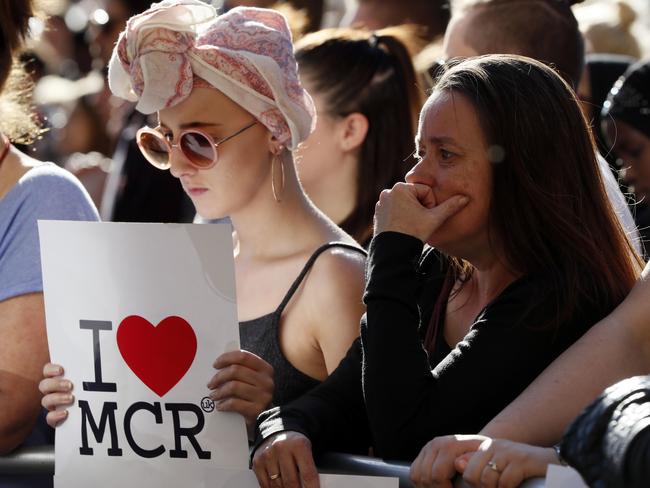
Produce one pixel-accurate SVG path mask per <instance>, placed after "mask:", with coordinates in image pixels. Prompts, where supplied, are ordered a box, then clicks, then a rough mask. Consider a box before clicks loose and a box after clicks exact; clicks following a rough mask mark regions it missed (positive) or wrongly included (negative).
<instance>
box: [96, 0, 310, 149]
mask: <svg viewBox="0 0 650 488" xmlns="http://www.w3.org/2000/svg"><path fill="white" fill-rule="evenodd" d="M108 80H109V85H110V88H111V90H112V92H113V93H114V94H115V95H117V96H119V97H121V98H125V99H127V100H130V101H133V102H135V101H137V102H138V103H137V105H136V109H137V110H139V111H140V112H142V113H145V114H149V113H153V112H156V111H158V110H161V109H163V108H167V107H172V106H174V105H176V104H178V103H180V102H181V101H183V100H184V99H185V98H187V96H188V95H189V94H190V93H191V91H192V88H193V87H194V86H197V85H198V86H211V87H214V88H216V89H218V90H220V91H221V92H223V93H224V94H225V95H226V96H227V97H229V98H230V99H231V100H233V101H234V102H235V103H237V104H238V105H240V106H241V107H242V108H244V109H245V110H246V111H248V112H250V113H251V114H253V116H255V117H256V118H257V119H258V120H259V121H260V122H261V123H262V124H263V125H264V126H266V127H267V128H268V129H269V131H271V133H272V134H273V135H274V136H275V137H276V138H277V139H278V140H279V141H280V142H281V143H283V144H285V145H287V146H288V147H289V149H294V148H295V147H296V146H297V145H298V143H299V142H301V141H303V140H305V139H306V138H307V136H308V135H309V134H310V132H311V131H312V129H313V127H314V124H315V110H314V103H313V101H312V99H311V97H310V96H309V94H308V93H307V92H306V91H305V90H304V89H303V87H302V85H301V84H300V81H299V79H298V73H297V65H296V61H295V58H294V56H293V45H292V42H291V34H290V32H289V28H288V26H287V22H286V19H285V18H284V16H283V15H282V14H280V13H278V12H276V11H273V10H268V9H261V8H247V7H237V8H234V9H232V10H230V11H229V12H228V13H226V14H224V15H220V16H217V14H216V11H215V10H214V8H213V7H212V6H210V5H207V4H205V3H203V2H201V1H199V0H164V1H162V2H160V3H156V4H153V5H152V6H151V8H150V9H149V10H147V11H145V12H143V13H142V14H139V15H136V16H134V17H131V18H130V19H129V21H128V22H127V25H126V30H125V31H124V32H122V34H120V37H119V40H118V42H117V45H116V46H115V50H114V51H113V56H112V57H111V61H110V63H109V72H108ZM206 82H207V83H206Z"/></svg>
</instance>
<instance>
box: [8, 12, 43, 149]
mask: <svg viewBox="0 0 650 488" xmlns="http://www.w3.org/2000/svg"><path fill="white" fill-rule="evenodd" d="M35 10H36V9H35V4H34V2H33V1H31V0H3V1H2V2H0V37H1V38H2V44H1V45H0V92H1V94H2V96H1V97H0V113H2V117H1V118H0V131H1V132H3V133H4V134H6V135H7V136H8V137H9V138H10V139H11V140H13V141H16V142H29V141H30V140H31V139H32V138H33V137H34V136H36V135H37V134H38V131H39V128H38V124H37V122H36V119H35V117H34V116H33V114H32V113H31V110H30V102H31V100H30V94H31V88H32V87H31V80H30V79H29V77H28V76H27V75H26V73H25V72H24V70H23V69H22V66H21V65H20V64H19V62H18V61H17V60H16V54H17V52H18V51H19V49H20V47H21V45H22V42H23V39H24V37H25V35H26V33H27V30H28V24H29V19H30V18H31V17H32V16H33V15H34V14H35Z"/></svg>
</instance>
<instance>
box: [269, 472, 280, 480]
mask: <svg viewBox="0 0 650 488" xmlns="http://www.w3.org/2000/svg"><path fill="white" fill-rule="evenodd" d="M279 477H280V473H275V474H270V475H269V479H270V480H271V481H273V480H277V479H278V478H279Z"/></svg>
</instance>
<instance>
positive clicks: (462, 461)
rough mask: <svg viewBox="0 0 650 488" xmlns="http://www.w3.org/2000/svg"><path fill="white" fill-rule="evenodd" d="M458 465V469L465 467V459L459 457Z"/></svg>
mask: <svg viewBox="0 0 650 488" xmlns="http://www.w3.org/2000/svg"><path fill="white" fill-rule="evenodd" d="M458 466H459V467H460V469H465V468H466V467H467V461H465V460H464V459H461V460H460V461H458Z"/></svg>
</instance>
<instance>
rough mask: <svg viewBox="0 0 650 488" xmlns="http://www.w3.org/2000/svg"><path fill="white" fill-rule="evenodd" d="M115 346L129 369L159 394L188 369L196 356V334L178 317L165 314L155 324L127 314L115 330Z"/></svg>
mask: <svg viewBox="0 0 650 488" xmlns="http://www.w3.org/2000/svg"><path fill="white" fill-rule="evenodd" d="M117 346H118V347H119V349H120V353H121V354H122V357H123V358H124V361H125V362H126V364H127V365H128V366H129V368H131V371H133V372H134V373H135V375H136V376H137V377H138V378H140V380H142V382H143V383H144V384H145V385H147V386H148V387H149V388H151V390H153V391H154V392H155V393H157V394H158V396H160V397H162V396H163V395H164V394H165V393H167V392H168V391H169V390H171V389H172V388H173V387H174V386H175V385H176V384H177V383H178V382H179V381H180V380H181V378H182V377H183V376H185V373H187V370H188V369H190V366H191V365H192V362H193V361H194V356H196V335H195V334H194V330H193V329H192V326H191V325H190V324H188V323H187V321H185V320H184V319H182V318H180V317H175V316H171V317H167V318H165V319H163V320H162V321H161V322H160V323H159V324H158V325H157V326H154V325H153V324H152V323H151V322H149V321H148V320H147V319H145V318H142V317H140V316H138V315H130V316H128V317H126V318H125V319H124V320H122V322H121V323H120V326H119V328H118V329H117Z"/></svg>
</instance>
